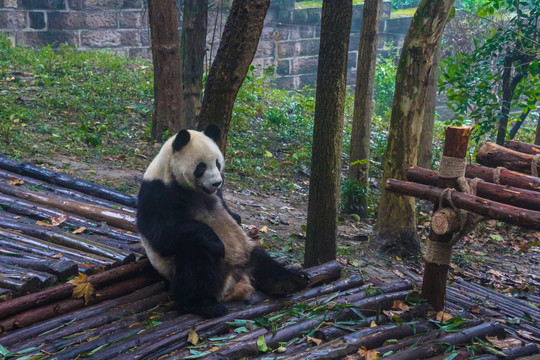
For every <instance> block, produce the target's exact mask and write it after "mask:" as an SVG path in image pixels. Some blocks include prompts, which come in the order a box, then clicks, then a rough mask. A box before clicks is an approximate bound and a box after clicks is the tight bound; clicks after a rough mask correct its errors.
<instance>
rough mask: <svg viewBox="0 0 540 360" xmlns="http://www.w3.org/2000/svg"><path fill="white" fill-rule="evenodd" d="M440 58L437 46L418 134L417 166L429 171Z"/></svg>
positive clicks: (439, 49)
mask: <svg viewBox="0 0 540 360" xmlns="http://www.w3.org/2000/svg"><path fill="white" fill-rule="evenodd" d="M440 58H441V47H440V45H439V46H437V49H436V50H435V56H434V57H433V67H432V71H431V73H430V74H429V79H428V85H427V89H426V92H427V95H426V96H427V97H426V105H425V107H424V120H423V123H422V133H421V134H420V144H419V145H418V166H420V167H423V168H425V169H431V161H432V159H433V127H434V125H435V107H436V105H437V79H438V77H439V60H440Z"/></svg>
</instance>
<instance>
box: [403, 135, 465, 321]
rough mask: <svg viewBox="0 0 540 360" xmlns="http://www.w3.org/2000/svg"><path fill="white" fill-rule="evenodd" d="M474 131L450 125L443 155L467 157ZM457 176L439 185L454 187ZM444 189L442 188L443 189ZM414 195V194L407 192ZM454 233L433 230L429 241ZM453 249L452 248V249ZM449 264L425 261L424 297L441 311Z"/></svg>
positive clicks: (445, 238) (445, 240)
mask: <svg viewBox="0 0 540 360" xmlns="http://www.w3.org/2000/svg"><path fill="white" fill-rule="evenodd" d="M471 133H472V127H470V126H461V127H448V128H446V138H445V142H444V148H443V156H446V157H451V158H456V159H462V160H464V159H465V156H466V155H467V146H468V144H469V137H470V135H471ZM443 166H446V165H445V163H443V162H441V170H445V169H444V168H443ZM457 177H458V176H457V175H456V177H452V178H450V177H446V178H443V177H439V179H438V181H437V186H438V187H440V188H453V187H455V186H456V184H457ZM441 191H442V190H441ZM407 195H412V194H407ZM433 201H434V210H437V207H438V203H437V202H436V199H434V200H433ZM452 236H453V233H448V234H444V235H437V234H436V233H435V232H434V231H433V230H431V231H430V233H429V241H431V242H433V243H448V242H450V240H452ZM450 251H451V250H450ZM448 269H449V265H448V264H436V263H434V262H430V261H429V260H426V261H425V265H424V277H423V280H422V297H423V298H425V299H427V301H428V303H430V304H431V305H432V306H433V308H434V309H435V311H440V310H442V309H443V308H444V296H445V291H446V280H447V278H448Z"/></svg>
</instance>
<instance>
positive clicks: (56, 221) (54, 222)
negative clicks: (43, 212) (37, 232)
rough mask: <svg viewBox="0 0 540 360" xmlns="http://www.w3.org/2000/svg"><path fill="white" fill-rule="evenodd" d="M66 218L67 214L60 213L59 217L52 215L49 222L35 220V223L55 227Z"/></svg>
mask: <svg viewBox="0 0 540 360" xmlns="http://www.w3.org/2000/svg"><path fill="white" fill-rule="evenodd" d="M67 219H68V215H67V214H62V215H60V216H59V217H52V218H51V222H50V223H48V222H44V221H36V224H37V225H41V226H47V227H56V226H59V225H60V224H62V223H63V222H64V221H66V220H67Z"/></svg>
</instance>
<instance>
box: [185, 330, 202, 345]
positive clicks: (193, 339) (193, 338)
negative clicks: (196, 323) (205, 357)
mask: <svg viewBox="0 0 540 360" xmlns="http://www.w3.org/2000/svg"><path fill="white" fill-rule="evenodd" d="M187 341H188V343H190V344H192V345H197V343H198V342H199V335H197V332H196V331H195V328H192V329H191V330H190V331H189V334H188V336H187Z"/></svg>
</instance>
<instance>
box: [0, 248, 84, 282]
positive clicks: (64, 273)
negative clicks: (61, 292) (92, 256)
mask: <svg viewBox="0 0 540 360" xmlns="http://www.w3.org/2000/svg"><path fill="white" fill-rule="evenodd" d="M3 250H4V249H2V250H0V263H2V264H10V265H16V266H19V267H23V268H28V269H32V270H37V271H41V272H46V273H49V274H53V275H55V276H56V277H57V278H58V281H65V280H67V279H68V278H69V277H71V276H73V275H77V264H76V263H74V262H73V261H66V260H60V259H49V258H45V257H38V256H28V255H24V254H18V253H17V255H20V256H6V255H4V254H5V252H4V251H3ZM9 253H12V252H11V251H9Z"/></svg>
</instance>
